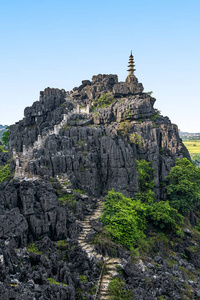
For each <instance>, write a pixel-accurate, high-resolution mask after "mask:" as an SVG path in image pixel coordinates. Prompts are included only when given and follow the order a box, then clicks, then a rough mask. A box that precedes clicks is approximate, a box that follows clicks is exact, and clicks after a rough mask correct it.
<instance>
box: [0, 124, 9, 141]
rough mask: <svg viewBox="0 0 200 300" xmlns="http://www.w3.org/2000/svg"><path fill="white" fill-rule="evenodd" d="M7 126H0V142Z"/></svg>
mask: <svg viewBox="0 0 200 300" xmlns="http://www.w3.org/2000/svg"><path fill="white" fill-rule="evenodd" d="M7 126H8V125H0V140H1V138H2V135H3V133H4V131H5V130H6V127H7Z"/></svg>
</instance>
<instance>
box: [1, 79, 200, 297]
mask: <svg viewBox="0 0 200 300" xmlns="http://www.w3.org/2000/svg"><path fill="white" fill-rule="evenodd" d="M101 97H102V98H101ZM103 97H104V98H103ZM106 97H109V101H110V99H112V101H111V103H110V102H109V105H107V103H106V102H105V103H104V104H103V107H99V106H98V105H96V103H98V99H105V100H106V99H107V98H106ZM154 103H155V99H154V98H152V97H151V96H150V95H149V94H148V93H144V92H143V86H142V84H140V83H138V80H137V78H136V77H135V78H134V80H133V81H132V82H118V78H117V76H116V75H101V74H100V75H97V76H93V78H92V81H83V82H82V85H81V86H80V87H78V88H74V90H73V91H71V92H66V91H65V90H58V89H50V88H47V89H45V90H44V92H41V93H40V100H39V101H37V102H35V103H34V104H33V105H32V107H29V108H26V109H25V111H24V119H23V120H21V121H19V122H18V123H16V124H15V125H12V126H11V127H10V140H9V149H10V153H9V156H10V157H12V155H13V154H14V156H13V158H14V159H13V161H12V162H11V171H15V179H14V181H10V182H5V183H2V184H1V185H0V221H1V222H0V224H1V226H0V299H3V300H8V299H9V300H11V299H24V300H25V299H26V300H29V299H36V300H43V299H57V300H61V299H62V300H65V299H70V300H71V299H74V300H75V299H89V300H90V299H109V297H110V290H109V288H108V284H109V282H110V281H111V277H112V276H113V277H114V278H118V279H119V282H121V284H122V286H123V288H122V293H123V295H124V296H123V297H124V299H137V300H140V299H141V300H143V299H145V300H147V299H148V300H149V299H150V300H151V299H152V300H161V299H167V300H169V299H175V300H181V299H200V290H199V284H200V278H199V273H198V272H199V267H200V266H199V258H198V257H199V256H198V255H199V253H200V246H199V245H200V243H199V236H198V235H195V232H194V231H192V229H191V228H190V229H186V230H185V232H184V238H183V239H182V240H176V237H173V236H172V237H171V238H172V240H173V243H171V244H170V242H169V241H167V242H166V241H165V240H164V239H163V238H162V236H160V237H159V239H158V240H156V239H155V241H154V245H153V246H152V251H149V252H148V251H146V253H145V257H142V258H140V259H137V255H136V254H135V253H131V252H130V251H126V249H123V248H122V246H121V245H117V244H115V243H113V242H112V243H111V241H108V240H104V238H103V234H104V232H103V225H102V223H101V222H100V221H99V219H98V217H99V215H100V214H101V211H102V208H101V205H102V202H101V201H102V200H101V197H102V195H104V194H105V193H106V191H107V190H110V189H112V188H114V189H115V190H116V191H120V192H123V194H125V195H129V196H134V193H135V192H137V188H138V187H137V171H136V162H135V160H136V159H146V160H147V161H152V166H153V167H154V169H155V186H156V187H155V193H156V196H157V198H158V199H165V193H164V191H163V189H162V183H163V181H164V180H165V176H166V175H167V174H168V172H169V171H170V169H171V167H172V166H174V164H175V161H176V159H177V158H180V157H188V158H189V154H188V152H187V149H186V148H185V146H184V144H183V143H182V140H181V139H180V137H179V134H178V128H177V126H176V125H174V124H171V122H170V120H169V119H168V118H167V117H163V116H161V115H160V114H159V112H158V111H157V110H156V109H154ZM87 105H88V106H89V107H90V111H89V112H88V111H87V109H86V107H87ZM20 167H21V169H19V168H20ZM83 191H84V192H83ZM94 197H96V198H94ZM97 198H98V199H97ZM191 220H192V216H191ZM193 221H194V224H196V219H195V218H193ZM98 236H100V240H99V241H98ZM152 240H154V236H153V235H152ZM166 243H167V246H166ZM144 247H145V246H144ZM194 247H195V251H196V252H195V251H193V250H194ZM195 253H197V254H195ZM104 262H105V263H104ZM117 265H118V266H117ZM104 270H105V272H104ZM120 286H121V285H120ZM129 292H130V293H131V297H132V298H130V293H129ZM128 293H129V294H128ZM128 295H129V298H127V297H128ZM163 297H164V298H163Z"/></svg>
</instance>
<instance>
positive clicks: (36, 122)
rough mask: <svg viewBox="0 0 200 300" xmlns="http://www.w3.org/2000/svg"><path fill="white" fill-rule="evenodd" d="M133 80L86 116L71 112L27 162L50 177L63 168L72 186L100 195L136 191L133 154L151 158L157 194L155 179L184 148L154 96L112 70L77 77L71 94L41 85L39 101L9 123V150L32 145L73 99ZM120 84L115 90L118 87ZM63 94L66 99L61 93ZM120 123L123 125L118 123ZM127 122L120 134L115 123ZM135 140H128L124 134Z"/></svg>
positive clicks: (84, 100)
mask: <svg viewBox="0 0 200 300" xmlns="http://www.w3.org/2000/svg"><path fill="white" fill-rule="evenodd" d="M130 84H135V90H137V92H135V90H134V89H133V90H132V92H131V91H130V93H128V95H127V96H126V97H124V92H119V94H118V97H117V98H115V100H114V102H113V103H112V104H111V105H110V106H109V107H108V108H99V109H96V110H95V112H94V113H90V114H89V115H87V116H86V115H83V114H74V115H72V116H71V118H70V120H68V123H67V126H64V128H63V129H61V130H60V132H59V134H58V135H50V136H49V137H48V138H47V140H46V142H45V146H44V147H43V148H40V149H38V150H34V160H33V161H32V162H31V164H30V165H29V166H28V168H29V169H31V171H32V173H33V174H37V175H41V176H43V175H49V176H55V175H59V174H61V173H66V174H67V175H68V176H69V178H70V180H71V182H72V183H73V185H74V187H78V188H80V189H83V190H85V191H87V192H88V193H90V194H93V195H96V196H98V195H100V194H104V192H105V191H106V190H108V189H112V188H114V189H115V190H117V191H120V192H123V193H125V194H126V195H133V194H134V193H135V192H136V191H137V171H136V163H135V160H136V159H146V160H148V161H152V166H153V167H154V168H155V171H156V175H155V186H156V188H155V191H156V194H157V197H158V198H159V197H161V198H163V194H162V189H161V188H160V181H164V178H165V176H166V175H167V174H168V173H169V171H170V169H171V167H173V166H174V164H175V160H176V159H177V158H179V157H188V158H189V153H188V151H187V149H186V148H185V146H184V145H183V143H182V140H181V139H180V137H179V134H178V128H177V126H176V125H174V124H171V122H170V120H169V119H168V118H167V117H163V116H160V115H159V114H157V112H156V110H155V109H154V107H153V106H154V102H155V98H152V97H151V96H150V95H148V94H146V93H142V91H143V88H142V89H141V90H140V92H138V89H140V87H141V84H139V83H138V81H137V79H136V80H135V82H132V83H125V82H124V83H123V82H122V83H121V82H120V83H118V79H117V76H116V75H97V76H93V78H92V81H91V82H90V81H83V84H82V85H81V86H80V87H79V88H74V91H72V92H71V94H69V93H66V92H65V91H64V90H58V89H50V88H48V89H46V90H45V91H44V92H41V97H40V101H37V102H35V103H34V104H33V105H32V107H28V108H26V109H25V118H24V119H23V120H22V121H20V122H19V123H17V124H15V125H13V126H11V127H10V131H11V134H10V149H13V148H16V150H17V151H22V145H26V146H27V147H28V146H30V145H32V144H33V143H34V141H35V140H36V139H37V136H38V134H39V133H40V134H41V135H45V134H46V132H47V131H48V130H49V129H51V128H53V125H55V124H58V123H59V122H60V121H61V120H62V117H63V116H62V114H64V113H70V112H71V111H72V109H73V108H74V107H76V105H77V104H80V105H81V104H86V103H91V99H90V96H89V94H87V91H89V90H90V91H92V93H93V96H92V99H94V98H98V97H99V96H100V95H102V94H103V93H107V92H109V93H112V94H113V96H115V88H116V85H119V86H120V88H122V89H123V87H124V86H125V85H126V86H127V87H128V86H129V85H130ZM119 90H120V89H118V91H119ZM66 97H67V98H66ZM123 124H124V125H123ZM123 126H125V127H127V130H128V131H127V130H126V131H127V132H126V133H124V132H123V130H121V128H122V127H123ZM131 134H133V135H136V136H137V137H139V139H140V141H141V143H138V142H137V141H134V142H131V141H130V135H131Z"/></svg>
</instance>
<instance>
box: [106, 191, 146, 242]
mask: <svg viewBox="0 0 200 300" xmlns="http://www.w3.org/2000/svg"><path fill="white" fill-rule="evenodd" d="M145 215H146V208H145V205H144V204H142V203H141V202H140V201H133V200H132V199H131V198H126V197H124V196H123V194H121V193H118V192H117V193H115V192H114V191H109V192H108V194H107V196H106V202H105V203H104V207H103V215H102V217H101V221H102V222H103V223H104V225H105V228H106V230H107V231H108V232H109V234H110V235H111V236H112V237H113V238H114V240H115V241H116V242H117V243H121V244H123V245H124V246H127V247H131V246H132V245H134V244H136V242H137V240H139V239H140V238H141V237H144V232H143V231H144V229H145V224H146V221H145Z"/></svg>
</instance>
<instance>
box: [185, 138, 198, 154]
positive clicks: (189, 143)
mask: <svg viewBox="0 0 200 300" xmlns="http://www.w3.org/2000/svg"><path fill="white" fill-rule="evenodd" d="M183 143H184V145H185V146H186V147H187V149H188V151H189V152H190V154H200V140H183Z"/></svg>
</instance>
